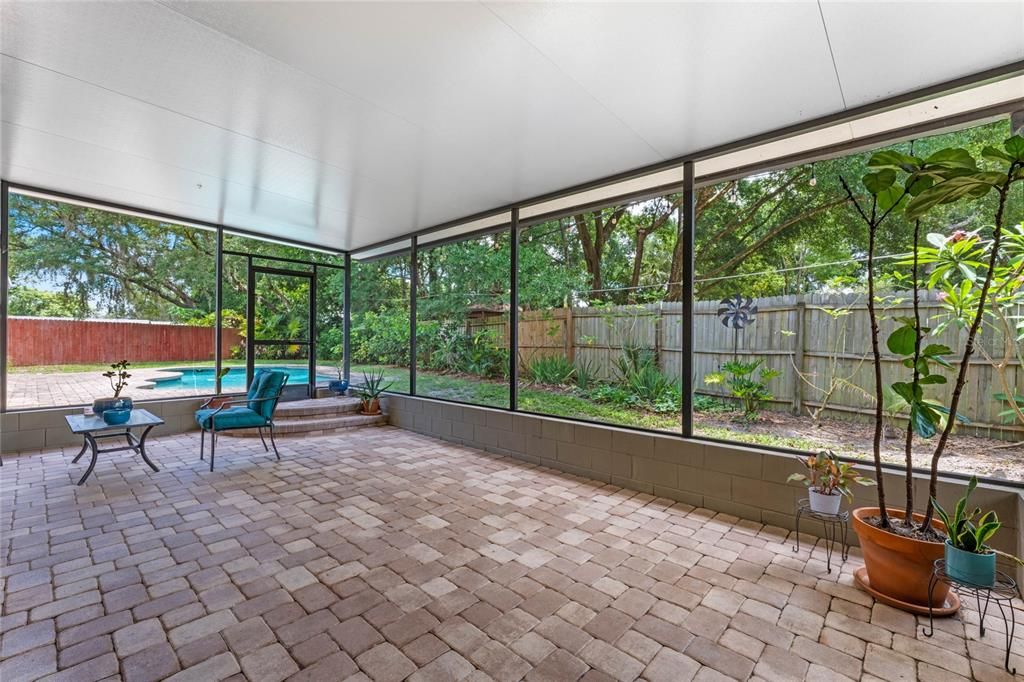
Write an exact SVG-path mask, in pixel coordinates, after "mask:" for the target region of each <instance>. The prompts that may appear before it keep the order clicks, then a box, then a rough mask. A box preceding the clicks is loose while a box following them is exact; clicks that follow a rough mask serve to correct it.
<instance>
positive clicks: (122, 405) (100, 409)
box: [92, 398, 134, 417]
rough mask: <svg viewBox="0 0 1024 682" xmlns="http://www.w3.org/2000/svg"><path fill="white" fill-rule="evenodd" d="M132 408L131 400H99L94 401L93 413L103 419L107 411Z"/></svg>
mask: <svg viewBox="0 0 1024 682" xmlns="http://www.w3.org/2000/svg"><path fill="white" fill-rule="evenodd" d="M132 407H134V405H133V404H132V399H131V398H97V399H96V400H94V401H92V412H93V414H95V415H96V416H98V417H102V416H103V413H104V412H106V411H107V410H115V409H122V410H131V409H132Z"/></svg>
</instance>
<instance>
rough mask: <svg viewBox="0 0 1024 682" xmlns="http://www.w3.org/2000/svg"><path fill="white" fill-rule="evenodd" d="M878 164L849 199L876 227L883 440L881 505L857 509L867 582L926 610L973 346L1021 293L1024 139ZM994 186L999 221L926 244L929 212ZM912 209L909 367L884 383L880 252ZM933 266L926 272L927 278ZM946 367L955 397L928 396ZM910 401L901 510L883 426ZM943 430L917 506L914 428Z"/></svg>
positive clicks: (893, 340)
mask: <svg viewBox="0 0 1024 682" xmlns="http://www.w3.org/2000/svg"><path fill="white" fill-rule="evenodd" d="M868 169H869V171H868V173H867V174H866V175H864V177H863V178H862V179H861V182H862V184H863V187H864V189H865V190H866V192H867V197H868V198H867V199H866V200H865V199H863V198H858V196H857V194H856V193H855V192H854V191H853V189H851V187H850V185H849V184H848V183H847V182H846V180H845V179H842V184H843V187H844V189H845V191H846V194H847V198H848V199H849V201H850V203H851V204H852V205H853V206H854V208H855V210H856V212H857V214H858V215H859V216H860V218H861V219H862V220H863V222H864V223H865V225H866V226H867V230H868V254H867V285H868V286H867V288H868V291H867V298H868V301H867V307H868V315H869V318H870V323H871V351H872V358H873V367H874V398H875V415H874V438H873V447H872V455H873V459H874V466H875V474H876V479H877V495H878V505H877V506H876V507H861V508H858V509H855V510H854V512H853V527H854V531H855V532H856V533H857V536H858V538H859V540H860V544H861V548H862V550H863V553H864V563H865V566H864V568H863V569H860V570H858V571H857V573H856V576H855V577H856V579H857V582H858V583H859V584H860V585H861V587H863V588H864V589H866V590H868V591H869V592H871V593H872V594H874V595H875V596H876V597H878V598H879V599H881V600H883V601H886V602H888V603H890V604H892V605H895V606H899V607H901V608H904V609H906V610H909V611H916V612H920V611H921V610H922V609H923V610H925V611H926V610H927V608H928V600H929V597H928V583H929V579H930V577H931V570H932V564H933V562H934V561H935V560H936V559H940V558H942V557H943V543H944V541H945V527H944V525H943V524H942V523H941V521H937V520H936V519H935V505H934V499H935V498H936V496H937V487H938V467H939V460H940V458H941V457H942V454H943V452H944V451H945V449H946V446H947V444H948V442H949V438H950V434H951V433H952V431H953V429H954V427H955V425H956V423H957V422H958V421H963V418H962V417H961V416H960V414H959V413H958V411H957V410H958V407H959V405H960V398H961V395H962V393H963V390H964V386H965V384H966V383H967V371H968V365H969V362H970V360H971V357H972V356H973V355H974V352H975V343H976V341H977V338H978V335H979V333H980V332H981V330H982V325H983V322H984V321H985V318H986V315H987V314H989V311H991V309H992V307H993V306H998V305H1003V304H1004V303H1005V301H1006V300H1007V297H1017V296H1019V293H1020V290H1021V285H1022V282H1024V279H1022V277H1024V232H1022V229H1021V226H1020V225H1013V224H1011V225H1007V223H1009V222H1010V221H1009V220H1008V217H1007V216H1006V207H1007V202H1008V200H1009V198H1010V190H1011V187H1012V186H1013V185H1014V184H1015V183H1018V182H1022V181H1024V137H1021V136H1020V135H1015V136H1013V137H1010V138H1009V139H1008V140H1006V142H1005V143H1004V144H1003V145H1002V147H1000V148H997V147H986V148H985V149H984V150H983V151H982V153H981V158H975V156H973V155H972V154H971V153H970V152H969V151H967V150H965V149H960V148H948V149H943V150H940V151H938V152H936V153H934V154H931V155H930V156H928V157H927V158H919V157H916V156H913V155H910V154H902V153H900V152H896V151H891V150H886V151H882V152H878V153H876V154H874V155H873V156H872V157H871V158H870V160H869V161H868ZM993 193H994V194H995V201H994V207H995V208H994V210H993V216H992V222H991V225H990V226H988V227H987V228H985V229H984V230H981V231H979V232H973V233H967V232H963V231H959V230H958V231H954V232H953V233H952V234H950V235H939V234H929V235H927V237H926V240H925V241H926V242H927V245H923V244H922V240H921V229H922V218H924V217H925V216H926V215H927V214H928V212H929V211H931V210H933V209H934V208H935V207H937V206H940V205H943V204H952V203H955V202H959V201H962V200H969V199H974V200H976V199H981V198H983V197H986V196H989V195H991V194H993ZM898 212H902V213H903V214H904V216H905V218H906V219H907V220H909V221H913V225H914V248H913V251H912V253H911V257H910V258H909V260H907V261H906V264H907V265H909V266H910V267H911V289H912V295H913V314H912V315H911V316H910V317H906V318H899V319H897V320H896V322H897V326H896V328H895V330H894V331H892V332H891V333H890V334H889V336H888V337H887V338H886V340H885V342H886V346H887V347H888V349H889V351H890V352H891V353H893V354H895V355H897V356H899V357H902V358H903V366H904V367H905V368H906V371H907V374H908V376H906V377H903V380H902V381H896V382H893V383H891V384H890V385H889V386H888V387H886V386H885V385H884V381H883V373H882V355H881V340H880V335H879V312H878V309H877V308H878V306H877V302H878V300H879V298H878V297H877V294H876V274H877V273H876V253H875V248H876V244H877V243H878V235H879V230H880V229H881V228H882V227H883V226H885V224H886V220H887V219H889V218H890V217H891V216H893V215H894V214H896V213H898ZM925 269H927V270H928V272H927V279H924V275H925V272H924V270H925ZM924 288H926V289H930V290H936V291H937V292H938V298H939V299H940V300H941V301H942V305H943V308H944V309H945V311H946V313H947V315H946V319H945V320H944V321H943V323H942V324H944V325H948V324H955V325H957V326H958V328H959V329H960V330H961V332H960V333H961V335H962V336H963V337H964V343H963V347H962V348H963V349H962V352H961V353H960V357H959V358H956V363H957V365H958V366H956V367H955V366H954V364H952V363H951V359H952V358H951V357H950V356H953V355H954V351H953V349H951V348H948V347H947V346H945V345H942V344H937V343H927V337H928V335H929V334H930V333H931V332H932V330H931V329H930V328H928V327H926V326H925V325H924V324H923V321H922V316H921V312H920V299H921V290H922V289H924ZM941 368H946V369H948V370H949V371H951V372H952V371H955V381H954V384H953V386H952V390H951V392H950V394H949V399H948V404H941V403H939V402H938V401H936V400H933V399H929V398H928V397H927V395H926V393H927V391H928V389H929V387H931V386H937V385H942V384H945V383H947V382H948V379H947V378H946V377H945V376H944V375H943V373H942V372H941ZM887 390H888V392H889V394H890V395H896V396H898V397H899V399H900V400H902V401H903V403H904V408H905V411H906V413H907V418H908V423H907V426H906V432H905V440H904V448H905V456H906V468H905V471H904V476H905V486H906V505H905V507H904V508H902V509H895V508H892V507H889V506H887V504H886V489H885V479H884V471H883V468H882V447H881V445H882V430H883V428H884V418H885V415H884V405H883V403H884V402H885V395H886V392H887ZM915 435H916V436H919V437H922V438H926V439H930V438H934V437H936V436H937V439H936V441H935V445H934V449H933V450H932V454H931V462H930V465H931V466H930V472H929V474H930V475H929V496H928V501H927V505H926V507H925V511H924V512H923V513H918V512H916V511H915V505H914V474H913V458H912V448H913V439H914V436H915ZM947 592H948V588H946V586H945V585H940V586H939V587H938V588H937V589H936V591H935V593H934V595H933V599H934V602H935V604H936V605H939V606H940V611H945V612H947V613H952V612H953V611H955V610H956V608H957V606H958V603H957V602H956V600H955V596H952V595H950V597H949V601H947Z"/></svg>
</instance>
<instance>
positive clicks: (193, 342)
mask: <svg viewBox="0 0 1024 682" xmlns="http://www.w3.org/2000/svg"><path fill="white" fill-rule="evenodd" d="M239 343H241V338H240V336H239V334H238V330H236V329H225V330H224V335H223V337H222V339H221V349H222V352H223V354H224V357H228V354H229V353H230V352H231V348H232V347H234V346H237V345H238V344H239ZM213 349H214V329H213V328H212V327H192V326H189V325H183V324H171V323H168V322H136V321H134V320H70V319H62V318H53V317H10V318H8V319H7V357H8V362H9V363H10V364H11V365H20V366H26V365H65V364H73V365H81V364H89V363H97V362H100V363H109V362H117V361H118V360H128V361H129V362H146V361H156V362H160V361H164V360H166V361H168V362H177V361H185V360H209V361H210V362H213V356H214V352H213Z"/></svg>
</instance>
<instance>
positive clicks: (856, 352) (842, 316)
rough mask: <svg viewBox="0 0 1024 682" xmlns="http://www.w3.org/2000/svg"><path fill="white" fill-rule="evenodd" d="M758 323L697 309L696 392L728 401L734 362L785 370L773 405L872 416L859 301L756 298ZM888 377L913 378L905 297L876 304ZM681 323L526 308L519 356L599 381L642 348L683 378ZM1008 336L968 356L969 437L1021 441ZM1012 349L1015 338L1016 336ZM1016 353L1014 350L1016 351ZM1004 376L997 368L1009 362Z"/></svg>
mask: <svg viewBox="0 0 1024 682" xmlns="http://www.w3.org/2000/svg"><path fill="white" fill-rule="evenodd" d="M755 303H756V304H757V306H758V313H757V317H756V320H755V322H754V323H753V324H752V325H750V326H749V327H748V328H746V329H744V330H741V331H739V332H736V331H735V330H733V329H730V328H727V327H725V326H723V325H722V323H721V321H720V320H719V317H718V307H719V302H718V300H714V301H697V302H695V303H694V329H693V342H694V358H693V381H694V388H695V390H696V391H697V392H698V393H701V394H705V395H713V396H724V395H727V391H726V390H725V389H724V388H723V387H722V386H718V385H707V384H705V383H704V377H705V376H706V375H707V374H709V373H711V372H714V371H717V370H718V369H719V368H720V367H721V365H722V363H724V362H727V361H729V360H731V359H733V358H734V357H735V358H737V359H739V360H741V361H744V362H751V361H754V360H761V361H762V362H763V366H764V367H770V368H773V369H777V370H779V371H780V372H782V375H781V376H779V377H777V378H775V379H773V380H772V381H771V382H770V383H769V388H770V390H771V392H772V393H773V395H774V396H775V398H774V400H773V401H772V403H773V407H775V408H776V409H789V410H791V411H792V412H793V413H794V414H805V415H807V414H809V413H810V410H815V409H818V408H821V407H822V405H823V404H824V405H825V408H826V409H825V413H826V414H829V415H830V416H832V417H837V416H847V417H849V418H856V417H858V416H861V417H865V418H866V417H868V416H870V415H872V414H873V412H874V398H873V393H874V391H873V388H872V387H873V386H874V370H873V365H872V363H871V357H870V356H871V336H870V334H871V326H870V322H869V318H868V313H867V306H866V304H865V299H864V297H863V296H862V295H847V294H813V295H806V296H775V297H769V298H761V299H757V300H756V301H755ZM879 308H880V315H881V316H883V317H884V318H886V319H883V320H882V322H881V335H880V339H881V344H882V351H883V354H882V365H883V381H884V382H885V384H886V385H888V384H890V383H892V382H893V381H899V380H904V381H909V377H910V374H909V370H907V369H906V368H905V367H904V366H903V364H902V362H901V359H900V358H898V357H895V356H893V355H892V354H890V353H888V351H887V349H886V347H885V339H886V338H887V337H888V335H889V333H890V332H891V331H892V330H893V329H895V328H896V325H897V322H896V321H895V320H894V318H898V317H907V316H910V315H912V314H913V309H912V304H911V301H910V300H909V298H907V299H905V300H898V299H894V300H891V301H886V302H885V303H884V304H880V306H879ZM921 315H922V318H923V319H924V320H925V322H924V324H925V325H926V326H930V327H937V326H938V323H939V322H940V321H941V319H943V317H944V313H943V310H942V308H941V305H940V303H939V301H937V300H935V299H924V300H922V302H921ZM467 325H468V327H469V329H470V330H471V331H473V332H476V331H480V330H482V329H485V328H486V329H492V330H493V331H494V332H495V333H496V338H497V339H499V340H500V342H501V343H504V344H507V342H508V322H507V318H504V317H493V318H479V319H472V320H469V321H468V322H467ZM682 335H683V320H682V304H681V303H653V304H645V305H627V306H610V307H587V308H554V309H550V310H543V311H524V312H522V313H521V314H520V320H519V357H520V361H521V362H522V363H523V364H524V365H529V363H530V362H531V361H532V360H533V359H534V358H536V357H538V356H562V357H565V358H568V359H569V360H570V361H572V362H574V363H576V364H580V365H586V366H588V368H589V369H590V370H591V371H592V372H594V373H595V374H596V375H597V376H598V377H601V378H606V379H607V378H613V377H614V376H615V361H616V359H617V358H618V357H619V356H620V355H621V353H622V350H623V347H625V346H629V345H633V346H643V347H646V348H651V349H653V350H654V351H655V352H656V353H657V357H658V363H659V366H660V368H661V371H662V372H663V373H664V374H665V375H667V376H670V377H678V376H680V373H681V371H682V364H681V359H682V338H683V336H682ZM965 339H966V332H965V331H962V330H960V329H958V328H957V327H956V326H955V325H949V326H948V327H947V328H946V329H945V330H944V331H943V332H942V333H940V334H937V335H930V336H929V337H928V340H927V343H943V344H946V345H947V346H949V347H950V348H953V349H955V350H956V351H957V353H956V354H955V355H954V356H952V358H950V359H955V358H956V357H959V354H960V353H962V351H963V344H964V340H965ZM1003 339H1004V337H1003V335H1002V334H1001V333H999V331H998V330H997V329H994V328H993V326H992V325H986V327H985V329H984V331H983V333H982V335H981V336H980V337H979V340H978V344H977V346H978V351H977V352H976V353H975V356H974V358H973V359H972V360H971V363H970V369H969V371H968V383H967V386H966V387H965V389H964V392H963V394H962V396H961V400H960V409H959V411H960V413H961V414H963V415H965V416H966V417H967V418H968V419H970V420H971V425H970V426H969V427H968V428H966V429H964V431H965V432H969V433H975V434H978V435H988V436H994V437H1003V438H1009V437H1019V435H1020V434H1021V433H1024V428H1022V427H1021V426H1020V425H1018V424H1017V423H1016V422H1014V421H1012V422H1011V423H1003V422H1004V420H1003V419H1001V418H1000V417H999V416H998V415H999V413H1000V412H1001V411H1003V410H1004V409H1006V407H1007V405H1006V404H1005V403H1002V402H1000V401H999V400H997V399H996V398H995V397H994V394H995V393H1001V392H1013V393H1016V394H1024V369H1022V368H1021V366H1020V363H1019V362H1018V360H1017V358H1016V355H1013V356H1012V357H1010V358H1008V359H1007V358H1005V357H1004V356H1005V351H1006V347H1005V346H1004V344H1003ZM1010 343H1011V344H1015V343H1016V342H1015V341H1014V340H1012V339H1011V340H1010ZM1010 348H1011V349H1013V348H1015V346H1014V345H1011V346H1010ZM1004 361H1005V365H1006V367H1005V371H1004V372H1003V378H1005V381H1006V383H1007V385H1008V388H1009V391H1007V390H1006V387H1004V385H1003V378H1001V377H1000V374H999V373H998V372H997V371H996V367H995V365H997V364H1001V363H1004ZM956 369H957V367H956V365H955V364H954V368H953V369H952V370H942V373H943V374H945V375H946V376H947V378H948V379H949V382H948V383H947V384H945V385H940V386H929V387H927V392H926V395H927V396H928V397H930V398H933V399H935V400H937V401H938V402H940V403H942V404H948V403H949V399H950V394H951V393H952V385H953V383H954V381H955V376H956Z"/></svg>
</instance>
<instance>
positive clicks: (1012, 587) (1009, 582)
mask: <svg viewBox="0 0 1024 682" xmlns="http://www.w3.org/2000/svg"><path fill="white" fill-rule="evenodd" d="M939 583H946V584H947V585H949V586H950V587H951V588H952V589H953V590H955V591H956V592H957V593H961V592H963V593H966V594H967V596H973V597H974V598H975V599H976V600H977V604H978V614H979V619H978V630H979V632H980V633H981V636H982V637H984V636H985V615H986V614H987V613H988V605H989V603H991V602H995V603H996V606H998V607H999V615H1001V616H1002V617H1003V630H1004V631H1005V632H1006V658H1005V659H1004V661H1003V667H1004V668H1005V669H1006V672H1008V673H1010V674H1011V675H1016V674H1017V669H1016V668H1013V669H1011V668H1010V647H1011V646H1012V645H1013V634H1014V630H1016V629H1017V617H1016V616H1015V615H1014V611H1013V603H1012V602H1013V600H1014V599H1016V598H1017V597H1018V596H1019V595H1020V591H1019V590H1018V588H1017V581H1015V580H1014V579H1013V578H1011V577H1010V576H1008V575H1006V574H1005V573H1003V572H1002V571H996V581H995V582H994V583H993V584H991V585H975V584H974V583H969V582H966V581H964V580H958V579H957V578H954V577H953V576H951V575H949V574H948V573H946V560H945V559H937V560H936V561H935V564H934V565H933V567H932V578H931V580H930V581H929V582H928V627H927V628H923V627H922V628H921V634H923V635H924V636H925V637H931V636H932V635H933V634H935V619H934V617H933V615H932V592H934V591H935V586H936V585H938V584H939ZM1003 602H1006V608H1007V609H1009V611H1010V617H1009V618H1007V617H1006V611H1005V610H1004V609H1003Z"/></svg>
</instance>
